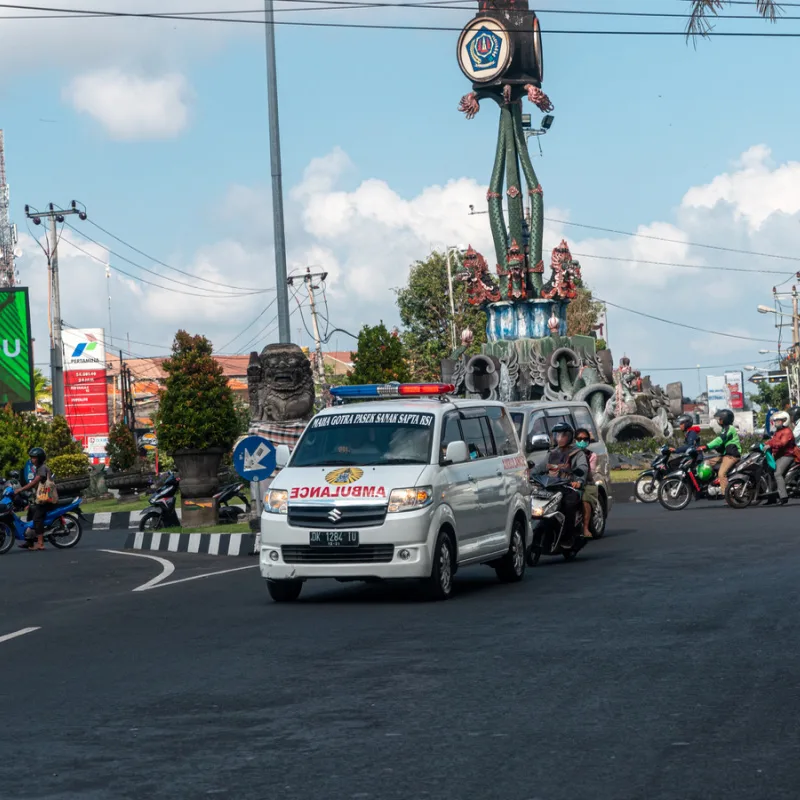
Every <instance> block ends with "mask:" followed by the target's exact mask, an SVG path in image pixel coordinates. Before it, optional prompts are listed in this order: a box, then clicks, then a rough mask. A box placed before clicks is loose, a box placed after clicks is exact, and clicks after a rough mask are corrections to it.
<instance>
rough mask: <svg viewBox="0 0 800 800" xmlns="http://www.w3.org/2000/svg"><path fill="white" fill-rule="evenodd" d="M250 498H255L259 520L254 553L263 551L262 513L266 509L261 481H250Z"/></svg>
mask: <svg viewBox="0 0 800 800" xmlns="http://www.w3.org/2000/svg"><path fill="white" fill-rule="evenodd" d="M250 499H251V500H254V501H255V502H254V503H253V505H254V507H255V510H256V519H257V520H258V529H257V530H256V539H255V547H254V548H253V552H254V553H260V552H261V513H262V511H263V510H264V506H263V503H262V497H261V481H250Z"/></svg>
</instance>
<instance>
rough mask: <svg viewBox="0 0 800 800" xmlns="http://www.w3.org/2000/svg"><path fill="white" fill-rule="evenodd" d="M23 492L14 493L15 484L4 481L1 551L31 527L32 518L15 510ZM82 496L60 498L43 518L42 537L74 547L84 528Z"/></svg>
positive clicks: (57, 544) (0, 513) (0, 506)
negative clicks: (82, 521) (68, 498)
mask: <svg viewBox="0 0 800 800" xmlns="http://www.w3.org/2000/svg"><path fill="white" fill-rule="evenodd" d="M23 497H24V496H23V495H16V496H15V495H14V487H13V486H11V485H6V487H5V488H4V489H3V492H2V496H0V555H4V554H5V553H7V552H8V551H9V550H10V549H11V548H12V546H13V544H14V540H15V539H16V540H17V541H18V542H19V543H20V544H22V543H23V542H24V541H25V538H26V537H25V534H26V533H27V532H28V531H32V530H33V520H30V521H26V520H22V519H20V518H19V516H18V515H17V510H18V509H19V506H20V504H21V503H24V502H25V500H24V499H23ZM82 502H83V499H82V498H80V497H76V498H75V499H74V500H59V501H58V502H57V503H56V507H55V508H54V509H53V510H52V511H51V512H50V513H49V514H47V515H46V516H45V518H44V533H45V539H46V540H47V541H48V542H49V543H50V544H52V545H53V547H57V548H58V549H59V550H67V549H69V548H71V547H75V545H76V544H78V542H79V541H80V540H81V536H82V535H83V528H82V527H81V523H80V521H81V520H82V519H85V517H84V516H83V514H82V513H81V509H80V505H81V503H82Z"/></svg>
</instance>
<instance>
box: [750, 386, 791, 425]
mask: <svg viewBox="0 0 800 800" xmlns="http://www.w3.org/2000/svg"><path fill="white" fill-rule="evenodd" d="M748 397H749V399H750V402H752V403H753V404H754V405H758V406H759V410H758V423H759V425H763V424H764V423H765V422H766V419H767V411H768V410H769V409H770V408H783V407H784V406H785V405H786V404H787V403H788V402H789V385H788V384H787V383H786V381H781V382H780V383H767V381H761V383H759V384H758V391H757V392H756V393H755V394H751V395H748Z"/></svg>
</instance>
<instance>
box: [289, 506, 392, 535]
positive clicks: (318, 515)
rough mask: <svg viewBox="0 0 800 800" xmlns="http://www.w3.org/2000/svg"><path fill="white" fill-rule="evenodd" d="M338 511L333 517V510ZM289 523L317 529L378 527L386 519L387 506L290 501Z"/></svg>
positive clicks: (298, 526)
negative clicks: (316, 503) (336, 504)
mask: <svg viewBox="0 0 800 800" xmlns="http://www.w3.org/2000/svg"><path fill="white" fill-rule="evenodd" d="M334 511H338V512H339V513H338V514H333V516H335V517H338V518H337V519H331V515H332V512H334ZM288 517H289V525H291V526H292V527H293V528H313V529H314V530H315V531H316V530H321V531H324V530H353V531H357V530H360V529H361V528H377V527H378V526H379V525H383V522H384V520H385V519H386V506H334V505H324V506H322V505H320V506H318V505H293V504H292V503H289V513H288Z"/></svg>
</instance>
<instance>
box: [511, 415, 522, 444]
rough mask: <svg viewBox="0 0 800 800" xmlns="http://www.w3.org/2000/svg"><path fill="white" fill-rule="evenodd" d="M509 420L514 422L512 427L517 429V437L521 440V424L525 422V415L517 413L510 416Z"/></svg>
mask: <svg viewBox="0 0 800 800" xmlns="http://www.w3.org/2000/svg"><path fill="white" fill-rule="evenodd" d="M511 419H512V420H513V422H514V427H515V428H516V429H517V436H519V438H520V440H521V439H522V423H523V422H525V415H524V414H520V413H519V412H518V411H517V412H514V413H512V414H511Z"/></svg>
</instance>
